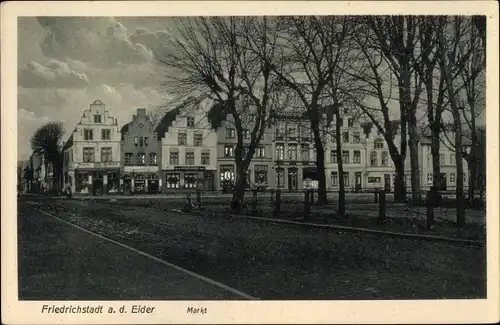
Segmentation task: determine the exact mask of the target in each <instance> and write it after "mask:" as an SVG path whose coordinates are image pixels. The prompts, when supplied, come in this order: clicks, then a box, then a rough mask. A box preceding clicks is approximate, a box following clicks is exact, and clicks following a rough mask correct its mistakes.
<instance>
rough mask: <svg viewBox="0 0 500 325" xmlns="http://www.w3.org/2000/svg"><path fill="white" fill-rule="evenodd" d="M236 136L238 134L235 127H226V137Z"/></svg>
mask: <svg viewBox="0 0 500 325" xmlns="http://www.w3.org/2000/svg"><path fill="white" fill-rule="evenodd" d="M235 136H236V133H235V132H234V129H232V128H227V129H226V138H227V139H234V138H235Z"/></svg>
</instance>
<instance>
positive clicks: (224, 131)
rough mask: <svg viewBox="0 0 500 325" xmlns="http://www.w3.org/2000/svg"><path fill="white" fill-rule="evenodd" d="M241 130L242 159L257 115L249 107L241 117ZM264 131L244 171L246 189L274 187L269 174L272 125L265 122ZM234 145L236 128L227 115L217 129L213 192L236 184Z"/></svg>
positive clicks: (270, 172)
mask: <svg viewBox="0 0 500 325" xmlns="http://www.w3.org/2000/svg"><path fill="white" fill-rule="evenodd" d="M240 118H242V119H243V121H242V123H244V125H245V129H244V130H243V134H242V135H243V154H242V156H243V159H244V158H245V157H246V156H247V154H248V152H249V145H250V139H251V132H252V130H253V128H254V125H255V123H256V122H257V121H256V120H257V114H256V112H255V110H254V109H253V108H252V107H249V108H248V110H247V111H246V112H245V113H244V114H242V116H241V117H240ZM266 124H267V125H266V129H265V130H264V134H263V135H262V138H261V140H260V143H259V145H258V146H257V147H256V148H255V153H254V155H253V157H252V160H251V162H250V165H249V166H248V170H247V175H246V177H247V179H246V185H247V187H249V188H259V189H266V188H270V187H273V186H274V175H273V137H274V134H273V130H274V126H273V125H272V123H266ZM236 143H237V135H236V128H235V126H234V122H233V117H232V116H231V115H228V116H227V117H226V120H225V121H223V122H222V124H221V126H220V127H219V128H217V170H218V174H219V175H218V182H217V189H218V190H221V189H222V190H224V189H231V188H232V187H233V186H234V183H235V181H236V162H235V150H236Z"/></svg>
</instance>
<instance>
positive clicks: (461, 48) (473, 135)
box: [442, 17, 486, 205]
mask: <svg viewBox="0 0 500 325" xmlns="http://www.w3.org/2000/svg"><path fill="white" fill-rule="evenodd" d="M475 24H476V22H475V17H473V18H468V17H467V18H466V17H461V18H460V21H458V22H454V25H453V26H454V27H456V28H460V31H459V32H458V34H455V38H457V39H453V40H452V41H453V49H452V50H450V51H451V53H450V54H451V55H455V62H456V64H455V66H454V68H453V69H452V70H451V72H450V73H451V74H452V79H453V82H454V89H453V97H454V98H455V100H456V104H457V105H458V110H459V112H458V113H460V119H461V122H462V123H461V129H460V130H461V132H462V135H463V139H467V140H468V141H470V147H468V146H465V145H462V146H461V147H456V144H455V143H454V141H450V139H449V138H448V136H447V134H446V133H444V134H443V135H444V137H442V142H443V143H444V144H445V145H446V146H448V148H450V150H452V151H456V150H457V148H459V150H460V151H461V155H462V157H463V158H464V159H465V160H466V162H467V166H468V169H469V175H470V177H469V183H468V202H469V204H471V205H472V204H473V201H474V195H475V192H476V185H477V180H478V178H477V175H478V163H479V162H478V160H479V156H480V152H479V151H480V148H478V132H479V129H478V126H477V119H478V118H479V117H480V116H481V115H482V114H484V109H485V94H484V89H485V75H484V69H485V66H486V64H485V63H486V62H485V59H486V57H485V52H484V47H482V46H481V42H482V41H481V31H480V30H478V29H477V28H476V27H475ZM442 75H443V76H445V74H442ZM447 97H449V96H447ZM450 102H451V99H450ZM449 109H450V110H451V112H452V114H453V107H450V108H449ZM455 113H457V112H455ZM464 127H465V128H466V129H465V130H464Z"/></svg>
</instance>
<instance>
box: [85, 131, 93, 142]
mask: <svg viewBox="0 0 500 325" xmlns="http://www.w3.org/2000/svg"><path fill="white" fill-rule="evenodd" d="M83 139H84V140H94V130H92V129H84V130H83Z"/></svg>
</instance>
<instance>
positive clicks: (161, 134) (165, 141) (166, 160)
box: [155, 98, 217, 192]
mask: <svg viewBox="0 0 500 325" xmlns="http://www.w3.org/2000/svg"><path fill="white" fill-rule="evenodd" d="M190 101H194V99H192V98H190V99H188V100H186V101H185V102H184V103H182V104H181V105H179V106H177V107H176V108H175V109H173V110H171V111H169V112H167V113H166V114H165V115H164V116H163V118H162V119H161V121H160V122H159V124H158V126H157V127H156V128H155V132H156V134H157V135H158V139H159V140H160V141H161V174H162V189H163V191H166V192H169V191H174V192H175V191H178V190H181V189H187V190H193V189H195V188H199V189H202V190H205V191H210V190H214V189H215V187H216V182H215V179H216V178H215V176H216V171H217V134H216V133H215V132H214V131H213V130H212V129H211V125H210V123H209V122H208V120H207V113H208V110H207V109H206V108H204V107H202V105H200V104H195V105H193V104H192V103H190ZM192 106H195V107H192Z"/></svg>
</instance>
